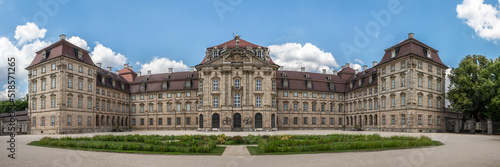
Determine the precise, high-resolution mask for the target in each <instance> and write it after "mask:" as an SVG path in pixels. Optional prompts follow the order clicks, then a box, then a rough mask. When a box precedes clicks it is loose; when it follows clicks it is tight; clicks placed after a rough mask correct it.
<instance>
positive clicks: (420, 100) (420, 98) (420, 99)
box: [418, 96, 422, 106]
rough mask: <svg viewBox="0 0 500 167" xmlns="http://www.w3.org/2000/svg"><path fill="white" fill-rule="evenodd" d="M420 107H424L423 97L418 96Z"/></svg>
mask: <svg viewBox="0 0 500 167" xmlns="http://www.w3.org/2000/svg"><path fill="white" fill-rule="evenodd" d="M418 106H422V96H418Z"/></svg>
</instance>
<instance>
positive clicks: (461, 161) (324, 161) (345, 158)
mask: <svg viewBox="0 0 500 167" xmlns="http://www.w3.org/2000/svg"><path fill="white" fill-rule="evenodd" d="M135 133H137V134H161V135H167V134H168V135H172V134H173V135H182V134H206V135H211V134H219V133H221V132H198V131H134V132H121V133H112V134H135ZM224 133H225V134H226V135H228V136H234V135H242V136H244V135H248V134H253V135H258V134H261V135H264V134H265V135H273V134H331V133H348V134H373V133H378V134H380V135H381V136H391V135H410V136H421V135H426V136H429V137H431V138H432V139H433V140H439V141H441V142H443V143H444V144H445V145H443V146H438V147H429V148H418V149H404V150H387V151H376V152H348V153H321V154H293V155H263V156H250V155H249V153H248V151H247V150H246V149H244V147H245V146H228V148H227V149H226V152H224V154H223V155H222V156H196V155H149V154H125V153H107V152H93V151H78V150H68V149H58V148H47V147H37V146H28V145H26V144H27V143H29V142H31V141H34V140H39V139H41V138H42V137H44V135H23V136H16V138H15V139H16V147H15V148H16V152H15V153H16V159H15V160H14V159H10V158H8V157H7V154H8V153H9V152H8V150H7V149H6V148H7V147H8V143H7V141H8V140H9V139H10V138H9V137H8V136H1V137H0V148H1V149H0V164H1V165H0V166H9V167H10V166H90V167H99V166H121V167H127V166H145V167H154V166H183V167H185V166H197V167H203V166H252V167H255V166H256V167H264V166H287V167H288V166H342V167H345V166H384V167H385V166H454V167H455V166H496V167H499V166H500V136H487V135H463V134H449V133H392V132H344V131H335V130H297V131H276V132H224ZM95 134H107V133H90V134H77V135H71V136H93V135H95ZM53 136H56V135H53ZM62 136H65V135H62Z"/></svg>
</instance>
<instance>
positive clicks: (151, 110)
mask: <svg viewBox="0 0 500 167" xmlns="http://www.w3.org/2000/svg"><path fill="white" fill-rule="evenodd" d="M149 112H153V105H152V104H150V105H149Z"/></svg>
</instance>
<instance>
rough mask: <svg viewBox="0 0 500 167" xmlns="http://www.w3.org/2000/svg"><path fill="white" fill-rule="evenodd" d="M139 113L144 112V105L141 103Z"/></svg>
mask: <svg viewBox="0 0 500 167" xmlns="http://www.w3.org/2000/svg"><path fill="white" fill-rule="evenodd" d="M140 108H141V113H144V105H141V107H140Z"/></svg>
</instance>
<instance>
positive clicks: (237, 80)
mask: <svg viewBox="0 0 500 167" xmlns="http://www.w3.org/2000/svg"><path fill="white" fill-rule="evenodd" d="M234 88H236V89H239V88H240V80H239V79H236V80H234Z"/></svg>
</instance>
